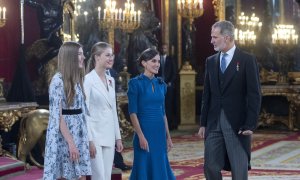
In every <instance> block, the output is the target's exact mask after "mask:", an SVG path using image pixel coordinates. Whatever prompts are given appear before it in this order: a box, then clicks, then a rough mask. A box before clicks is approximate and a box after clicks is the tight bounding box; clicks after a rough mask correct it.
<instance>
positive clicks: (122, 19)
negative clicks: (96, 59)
mask: <svg viewBox="0 0 300 180" xmlns="http://www.w3.org/2000/svg"><path fill="white" fill-rule="evenodd" d="M134 6H135V5H134V3H133V2H131V0H127V2H126V3H125V9H124V10H122V9H121V8H120V9H117V8H116V1H111V0H106V1H105V9H103V13H101V7H100V6H99V7H98V22H99V26H100V28H102V29H105V30H108V42H109V43H110V44H111V45H112V46H114V30H115V29H117V28H120V29H122V30H123V31H125V32H132V31H133V30H135V29H136V28H138V27H139V26H140V22H141V11H135V10H134Z"/></svg>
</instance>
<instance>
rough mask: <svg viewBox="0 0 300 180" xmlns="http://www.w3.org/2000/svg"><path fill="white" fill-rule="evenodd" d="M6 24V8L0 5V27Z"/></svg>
mask: <svg viewBox="0 0 300 180" xmlns="http://www.w3.org/2000/svg"><path fill="white" fill-rule="evenodd" d="M5 23H6V7H5V6H2V5H0V27H3V26H5Z"/></svg>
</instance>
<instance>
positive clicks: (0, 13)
mask: <svg viewBox="0 0 300 180" xmlns="http://www.w3.org/2000/svg"><path fill="white" fill-rule="evenodd" d="M1 15H2V7H0V19H2V18H1Z"/></svg>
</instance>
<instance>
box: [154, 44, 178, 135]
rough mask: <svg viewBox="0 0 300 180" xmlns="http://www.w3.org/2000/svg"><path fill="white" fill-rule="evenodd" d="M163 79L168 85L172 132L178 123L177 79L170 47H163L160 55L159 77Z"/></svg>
mask: <svg viewBox="0 0 300 180" xmlns="http://www.w3.org/2000/svg"><path fill="white" fill-rule="evenodd" d="M157 76H159V77H161V78H162V79H163V80H164V81H165V83H166V84H167V94H166V98H165V111H166V116H167V119H168V125H169V128H170V130H172V129H175V128H176V126H177V123H176V121H175V117H174V113H175V109H176V108H175V104H176V101H175V98H174V95H175V92H174V90H175V89H174V88H175V87H174V86H175V84H174V83H175V79H176V64H175V62H174V61H173V59H172V57H171V56H170V55H169V54H168V45H167V44H163V45H162V51H161V55H160V68H159V71H158V75H157Z"/></svg>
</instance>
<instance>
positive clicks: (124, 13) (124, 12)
mask: <svg viewBox="0 0 300 180" xmlns="http://www.w3.org/2000/svg"><path fill="white" fill-rule="evenodd" d="M125 16H126V11H123V21H125Z"/></svg>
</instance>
